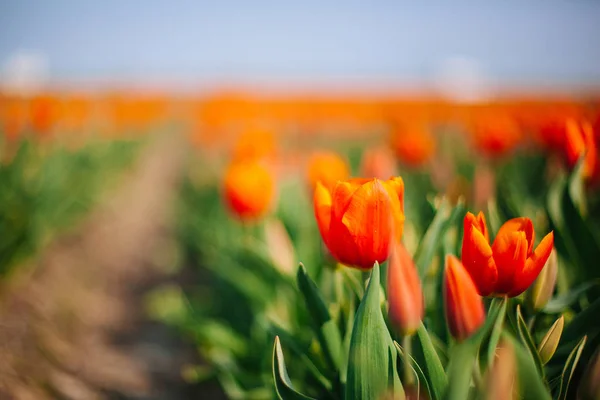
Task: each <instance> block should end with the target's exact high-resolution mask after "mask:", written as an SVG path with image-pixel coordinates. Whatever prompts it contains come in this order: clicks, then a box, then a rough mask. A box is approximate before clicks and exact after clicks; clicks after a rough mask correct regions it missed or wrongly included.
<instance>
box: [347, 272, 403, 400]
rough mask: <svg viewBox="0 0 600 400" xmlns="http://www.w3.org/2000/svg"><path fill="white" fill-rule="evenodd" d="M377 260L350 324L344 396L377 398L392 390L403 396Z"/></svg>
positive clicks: (350, 397)
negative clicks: (386, 318) (382, 296)
mask: <svg viewBox="0 0 600 400" xmlns="http://www.w3.org/2000/svg"><path fill="white" fill-rule="evenodd" d="M379 282H380V277H379V264H378V263H375V266H374V267H373V270H372V272H371V279H370V280H369V285H368V286H367V289H366V291H365V295H364V297H363V298H362V300H361V302H360V305H359V306H358V310H357V311H356V316H355V318H354V326H353V328H352V338H351V339H350V353H349V356H348V372H347V377H346V391H345V398H346V399H347V400H354V399H364V400H379V399H381V398H382V396H383V395H386V394H389V393H393V395H394V398H404V390H403V388H402V385H401V384H400V379H399V377H398V373H397V368H396V359H397V354H396V347H395V346H394V343H393V341H392V338H391V336H390V333H389V331H388V328H387V326H386V324H385V320H384V318H383V314H382V313H381V307H380V301H379V299H380V297H379V295H380V290H379V286H380V285H379Z"/></svg>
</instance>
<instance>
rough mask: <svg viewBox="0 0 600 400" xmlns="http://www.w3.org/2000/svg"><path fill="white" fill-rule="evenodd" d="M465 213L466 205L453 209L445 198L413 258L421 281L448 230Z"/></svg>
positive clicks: (461, 204)
mask: <svg viewBox="0 0 600 400" xmlns="http://www.w3.org/2000/svg"><path fill="white" fill-rule="evenodd" d="M463 213H464V203H462V202H461V203H459V204H457V205H456V207H454V208H453V207H452V206H451V205H450V202H449V201H448V199H446V198H445V197H444V198H443V199H442V201H441V203H440V205H439V207H438V209H437V212H436V213H435V216H434V217H433V221H431V224H430V225H429V227H428V228H427V231H426V232H425V235H423V239H421V241H420V242H419V246H418V247H417V251H415V254H414V256H413V259H414V261H415V265H416V266H417V270H418V271H419V277H420V278H421V279H423V277H424V276H425V275H426V274H427V270H428V269H429V266H430V265H431V263H432V261H433V258H434V256H435V253H436V251H437V248H438V246H439V245H440V244H441V243H442V239H443V237H444V234H445V233H446V230H447V229H448V227H449V226H450V225H451V224H452V221H454V220H455V219H457V218H459V217H460V216H461V215H462V214H463Z"/></svg>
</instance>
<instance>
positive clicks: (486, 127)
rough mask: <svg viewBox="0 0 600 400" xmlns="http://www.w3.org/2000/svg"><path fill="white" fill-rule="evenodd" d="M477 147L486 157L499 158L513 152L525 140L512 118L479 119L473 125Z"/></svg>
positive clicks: (503, 116)
mask: <svg viewBox="0 0 600 400" xmlns="http://www.w3.org/2000/svg"><path fill="white" fill-rule="evenodd" d="M473 138H474V140H475V145H476V147H477V148H478V149H479V150H481V151H483V152H484V153H485V154H486V155H488V156H492V157H497V156H503V155H506V154H507V153H508V152H509V151H511V150H513V149H514V148H515V147H516V146H517V144H519V142H520V141H521V139H522V138H523V134H522V132H521V129H520V128H519V125H518V124H517V123H516V121H514V120H513V119H512V118H510V117H508V116H506V115H501V114H494V115H485V116H480V117H478V118H477V119H476V120H475V122H474V124H473Z"/></svg>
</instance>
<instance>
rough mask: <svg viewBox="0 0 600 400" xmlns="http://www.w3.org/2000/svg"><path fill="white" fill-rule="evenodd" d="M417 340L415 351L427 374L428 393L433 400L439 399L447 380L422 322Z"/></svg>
mask: <svg viewBox="0 0 600 400" xmlns="http://www.w3.org/2000/svg"><path fill="white" fill-rule="evenodd" d="M417 339H418V343H419V346H415V351H419V352H420V354H419V355H420V356H422V359H423V361H424V365H423V368H424V369H425V371H426V372H427V375H426V376H428V377H429V379H428V381H427V382H428V386H429V388H430V391H429V393H430V395H431V398H432V399H433V400H438V399H441V398H442V396H443V393H444V390H446V385H447V384H448V380H447V378H446V372H445V371H444V367H443V366H442V362H441V361H440V358H439V356H438V354H437V352H436V351H435V348H434V346H433V343H432V342H431V338H430V337H429V333H428V332H427V328H425V325H423V323H422V322H421V326H419V329H417Z"/></svg>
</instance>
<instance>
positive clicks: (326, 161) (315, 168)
mask: <svg viewBox="0 0 600 400" xmlns="http://www.w3.org/2000/svg"><path fill="white" fill-rule="evenodd" d="M349 176H350V168H349V167H348V164H347V163H346V161H345V160H344V159H343V158H342V157H341V156H340V155H339V154H337V153H333V152H318V153H315V154H313V155H312V156H311V158H310V160H309V162H308V181H309V184H310V187H311V189H314V188H315V187H316V185H317V182H321V183H322V184H323V185H325V186H326V187H331V186H333V185H334V184H335V183H336V182H337V181H341V180H345V179H348V177H349Z"/></svg>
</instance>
